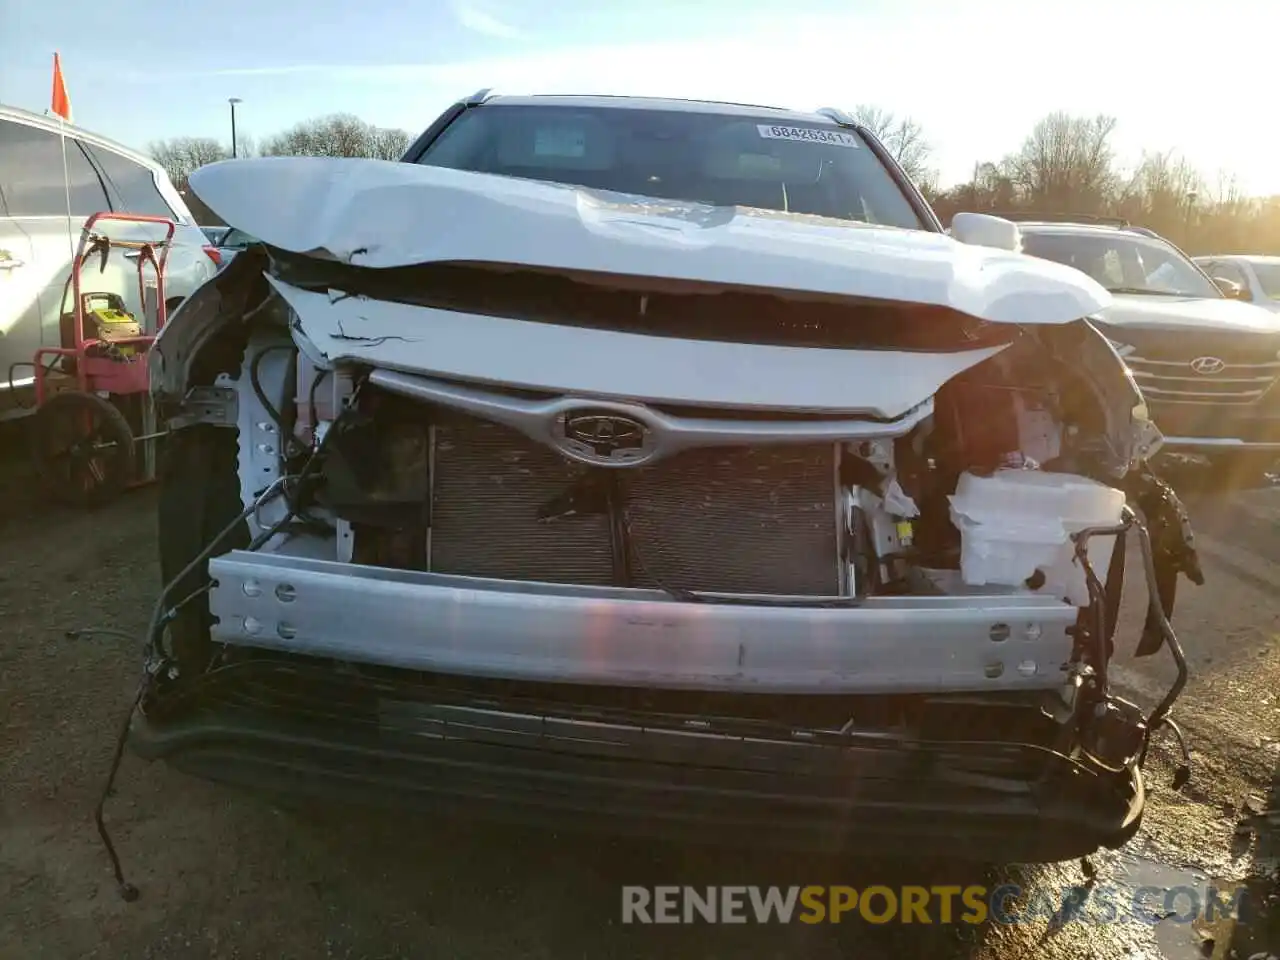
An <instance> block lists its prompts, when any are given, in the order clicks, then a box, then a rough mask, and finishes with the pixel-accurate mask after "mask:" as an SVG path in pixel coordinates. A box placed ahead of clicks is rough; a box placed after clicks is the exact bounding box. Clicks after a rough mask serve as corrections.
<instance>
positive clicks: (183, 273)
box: [0, 107, 217, 416]
mask: <svg viewBox="0 0 1280 960" xmlns="http://www.w3.org/2000/svg"><path fill="white" fill-rule="evenodd" d="M66 172H67V177H66V180H65V181H64V177H63V151H62V144H61V143H60V137H59V130H58V123H57V121H56V120H51V119H49V118H46V117H41V116H38V115H36V114H33V113H28V112H27V111H25V110H17V109H13V108H10V107H0V398H3V397H5V396H6V395H8V396H12V394H13V391H14V390H15V389H23V388H26V389H29V388H30V385H31V382H32V372H33V371H32V368H31V366H30V363H31V359H32V355H33V354H34V353H35V352H36V350H37V349H39V348H40V347H42V346H43V347H53V346H59V345H61V340H62V334H61V330H60V318H61V316H62V314H63V313H64V312H65V311H69V310H71V308H72V305H71V298H70V296H69V295H68V296H66V297H65V298H64V289H65V287H66V284H67V279H68V275H69V270H70V265H71V260H72V251H73V249H74V248H75V245H76V243H77V242H78V241H79V232H80V228H81V226H82V224H83V223H84V220H85V218H87V217H89V216H90V215H91V214H94V213H98V212H100V211H104V210H113V211H117V212H127V213H141V214H152V215H156V216H162V217H168V218H171V219H173V220H174V221H175V222H176V223H177V229H176V231H175V232H174V238H173V247H172V249H171V250H170V252H169V259H168V265H167V267H166V270H165V297H166V300H167V303H168V306H169V309H170V310H172V309H173V307H174V306H176V305H177V303H178V302H179V301H181V300H182V299H184V298H185V297H187V296H188V295H189V294H190V293H191V292H192V291H194V290H195V289H196V287H198V286H200V284H202V283H204V282H205V281H206V280H208V279H210V278H211V277H212V276H213V275H214V274H215V273H216V272H217V265H216V263H215V262H214V260H213V259H212V258H211V256H210V254H209V253H208V252H207V251H206V250H205V249H204V247H205V246H206V244H207V243H208V241H207V240H206V239H205V236H204V234H203V233H202V232H201V230H200V228H199V227H198V226H196V222H195V220H194V219H193V218H192V216H191V212H190V211H189V210H188V209H187V207H186V205H185V204H184V203H183V202H182V198H181V197H180V196H179V195H178V192H177V190H175V189H174V187H173V184H171V183H170V182H169V178H168V176H166V174H165V172H164V169H163V168H162V167H161V166H160V165H159V164H157V163H156V162H155V161H153V160H151V159H149V158H148V157H146V156H144V155H142V154H140V153H137V152H136V151H133V150H130V149H128V148H127V147H124V146H121V145H120V144H118V143H113V142H112V141H110V140H107V139H105V138H103V137H99V136H96V135H94V134H91V133H86V132H85V131H83V130H80V129H77V128H74V127H68V128H67V137H66ZM68 207H70V217H69V218H68ZM101 232H102V233H105V234H107V235H108V236H110V237H112V238H114V239H151V238H154V239H161V238H162V237H163V228H157V227H155V226H153V225H147V224H130V223H118V222H110V223H104V224H103V225H102V229H101ZM131 252H132V251H128V252H126V251H123V250H121V251H119V252H115V251H113V252H112V253H111V255H110V256H109V258H108V260H107V263H106V268H105V269H104V270H103V271H101V272H99V270H98V268H97V266H96V258H95V260H94V261H93V262H91V263H90V264H88V265H86V267H85V269H84V273H83V277H84V280H85V283H84V289H85V290H86V291H93V292H99V293H117V294H119V295H121V296H122V297H124V300H125V303H126V304H128V305H129V309H130V310H131V311H133V312H135V313H138V312H139V310H140V307H141V305H140V304H139V303H138V281H137V273H136V268H135V266H134V263H135V260H134V259H132V258H128V254H129V253H131ZM135 256H136V255H135ZM3 406H9V405H8V404H3ZM17 412H25V411H22V410H21V408H19V409H17V410H14V411H11V413H10V414H9V415H10V416H12V415H13V413H17Z"/></svg>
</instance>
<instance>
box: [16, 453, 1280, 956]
mask: <svg viewBox="0 0 1280 960" xmlns="http://www.w3.org/2000/svg"><path fill="white" fill-rule="evenodd" d="M19 456H20V454H17V453H15V452H12V450H11V449H10V448H5V449H4V450H3V451H2V452H0V457H3V458H4V459H3V461H0V463H3V462H8V463H9V464H10V466H9V467H0V473H2V474H3V475H4V476H3V478H2V479H0V543H2V544H3V548H2V549H0V623H2V624H3V631H2V632H0V637H2V639H0V721H2V722H0V958H3V960H10V958H14V960H19V958H20V960H27V958H36V957H53V958H63V957H66V958H73V957H85V958H89V957H98V958H113V960H115V958H134V957H137V958H147V957H155V958H166V960H167V958H175V960H177V958H203V957H209V958H213V957H217V958H251V957H270V958H273V960H274V958H295V957H296V958H316V957H340V958H370V960H372V958H401V957H406V958H407V957H414V958H426V957H461V958H490V957H492V958H503V960H507V958H515V957H593V958H594V957H615V956H616V957H644V956H653V955H670V956H682V957H683V956H688V957H708V958H712V957H728V956H734V957H750V958H765V957H783V956H803V957H806V958H810V960H821V958H826V957H857V958H868V957H872V958H874V957H886V958H888V957H893V958H897V957H917V956H918V957H930V958H949V957H950V958H959V957H971V958H1014V957H1018V958H1021V957H1033V956H1042V957H1049V958H1067V957H1094V958H1121V957H1123V958H1131V957H1153V958H1154V957H1163V958H1169V960H1181V958H1190V957H1214V958H1223V960H1225V958H1228V957H1238V958H1239V960H1246V958H1251V957H1255V956H1257V955H1261V956H1262V957H1266V956H1267V951H1268V949H1269V950H1270V952H1272V953H1276V954H1280V902H1278V901H1277V896H1278V895H1280V887H1278V886H1277V880H1276V873H1275V871H1276V861H1277V847H1278V846H1280V841H1278V840H1277V836H1276V828H1275V827H1274V826H1270V827H1268V826H1265V825H1264V826H1263V827H1261V828H1260V829H1259V830H1258V832H1257V834H1255V835H1249V836H1237V835H1236V826H1237V823H1238V821H1239V820H1240V819H1241V817H1242V816H1246V815H1247V814H1248V813H1249V810H1250V809H1256V808H1260V807H1269V808H1273V809H1274V808H1280V779H1278V777H1280V774H1278V773H1277V771H1278V770H1280V639H1277V638H1278V636H1280V600H1278V599H1277V596H1280V593H1278V591H1280V565H1278V564H1280V526H1278V525H1280V491H1276V490H1268V491H1256V492H1249V493H1245V494H1235V495H1230V496H1228V495H1223V494H1219V495H1214V496H1206V497H1204V498H1201V499H1197V500H1196V501H1195V502H1194V503H1193V508H1192V509H1193V519H1194V520H1195V522H1196V524H1197V528H1198V531H1199V532H1200V534H1201V541H1202V547H1203V555H1204V561H1205V566H1206V575H1207V577H1208V578H1209V584H1208V585H1206V586H1205V587H1204V588H1201V589H1199V590H1196V589H1195V588H1190V587H1188V588H1187V589H1186V591H1185V592H1184V594H1183V597H1182V600H1181V603H1180V607H1179V610H1178V614H1177V617H1176V624H1177V626H1178V628H1179V632H1180V635H1181V636H1182V638H1183V642H1184V645H1185V646H1186V648H1187V650H1188V654H1189V656H1190V658H1191V661H1192V666H1193V670H1194V673H1193V679H1192V682H1191V684H1190V685H1189V687H1188V689H1187V693H1186V695H1185V697H1184V700H1183V702H1182V703H1181V705H1180V709H1179V711H1178V716H1179V717H1180V719H1181V720H1182V722H1183V725H1184V727H1185V728H1186V730H1187V732H1188V734H1189V736H1190V737H1191V739H1192V742H1193V746H1194V750H1195V773H1194V776H1193V780H1192V782H1191V784H1190V786H1188V787H1187V788H1185V789H1184V790H1183V791H1182V792H1181V793H1179V794H1175V793H1173V792H1172V791H1171V790H1170V788H1169V770H1170V768H1169V762H1170V759H1171V755H1170V754H1169V753H1168V752H1167V751H1165V750H1164V749H1163V748H1162V749H1160V750H1157V751H1155V752H1154V753H1153V758H1152V764H1151V770H1152V777H1151V791H1152V798H1151V805H1150V807H1149V812H1148V816H1147V818H1146V821H1145V824H1144V828H1143V831H1142V833H1141V834H1140V835H1139V836H1138V837H1137V838H1136V839H1135V840H1134V841H1133V843H1132V844H1130V846H1129V847H1128V848H1126V849H1125V850H1123V851H1119V852H1117V853H1112V854H1106V855H1100V856H1098V857H1096V858H1095V861H1096V866H1097V870H1098V882H1099V883H1103V884H1108V883H1110V884H1119V885H1122V886H1124V887H1128V888H1132V887H1135V886H1138V885H1141V884H1153V885H1165V886H1172V885H1177V884H1181V883H1202V882H1205V881H1206V880H1216V881H1222V882H1234V881H1244V882H1247V883H1248V884H1249V895H1248V896H1249V902H1250V903H1251V904H1253V905H1254V914H1253V917H1252V919H1251V920H1250V922H1247V923H1233V922H1231V921H1222V922H1220V923H1218V924H1217V925H1215V926H1213V927H1210V928H1205V927H1202V926H1200V925H1192V924H1179V923H1177V922H1176V921H1175V920H1171V919H1165V920H1163V921H1161V922H1158V923H1156V922H1154V921H1155V920H1156V919H1157V918H1156V917H1145V918H1137V919H1131V920H1129V921H1127V922H1121V923H1115V924H1110V925H1106V926H1099V925H1096V924H1088V923H1083V922H1080V921H1071V922H1067V923H1055V922H1049V921H1047V920H1044V921H1040V922H1038V923H1030V924H1025V925H1020V926H1004V927H1001V926H983V927H957V926H946V925H936V926H927V927H924V926H902V925H887V926H870V925H867V924H864V923H862V922H861V921H854V922H853V923H848V922H846V923H843V924H840V925H821V926H816V927H809V926H804V925H800V924H793V925H788V926H783V925H772V926H756V925H751V926H748V927H737V928H732V927H724V926H714V927H713V926H708V925H701V926H688V927H643V928H641V927H636V926H624V925H622V924H621V923H620V919H619V915H620V910H619V903H620V893H619V888H620V886H621V885H623V884H650V885H652V884H662V883H665V884H686V883H687V884H701V885H706V884H728V883H735V882H737V883H755V884H763V885H767V884H789V883H802V884H803V883H822V882H839V883H848V884H852V885H854V886H860V885H866V884H868V883H889V884H894V883H903V882H905V883H925V884H929V883H940V882H950V883H960V884H967V883H987V884H988V885H994V884H995V883H997V882H999V881H1000V880H1001V879H1005V878H1008V877H1013V878H1014V879H1016V880H1018V881H1020V882H1021V883H1023V884H1025V885H1027V886H1029V887H1030V888H1031V889H1032V890H1033V891H1034V890H1037V889H1042V890H1057V889H1059V888H1060V887H1061V886H1062V885H1064V884H1072V883H1081V882H1083V875H1082V873H1081V868H1080V866H1079V865H1078V864H1061V865H1054V866H1050V867H1040V868H1019V867H1016V866H1014V867H1005V868H1001V869H999V870H989V871H986V872H981V871H977V870H975V869H974V868H972V867H956V866H947V865H943V864H938V865H931V866H927V867H925V866H912V867H908V866H905V865H901V864H888V863H882V862H881V863H843V864H834V863H823V862H811V861H809V860H797V859H796V858H785V857H776V856H770V857H763V856H750V855H747V854H746V853H741V854H739V853H735V852H732V851H723V850H721V851H714V850H702V849H689V848H673V847H662V846H654V845H648V844H644V845H642V844H636V843H626V842H623V841H614V840H612V839H609V838H604V839H601V838H594V839H593V838H583V837H576V836H557V835H548V834H537V835H525V834H522V833H518V832H516V831H513V830H508V829H499V828H495V827H491V826H476V825H468V824H462V823H435V822H430V821H428V820H425V819H422V818H415V817H409V816H404V815H393V814H387V813H382V812H377V813H374V812H368V811H360V810H334V809H318V808H309V809H301V810H298V809H290V810H289V811H288V812H286V811H283V810H280V809H277V808H275V807H273V806H271V805H270V804H268V803H266V802H264V801H262V800H259V799H257V798H254V797H251V796H248V795H245V794H241V793H237V792H235V791H233V790H231V789H229V788H224V787H221V786H218V785H214V784H210V783H205V782H202V781H197V780H194V779H191V778H187V777H185V776H183V775H182V774H179V773H176V772H174V771H171V770H169V769H167V768H165V767H164V766H161V765H149V764H145V763H143V762H141V761H139V760H137V759H136V758H133V757H131V756H126V759H125V762H124V766H123V769H122V772H121V776H120V779H119V781H118V785H117V792H116V795H115V797H114V798H113V799H112V800H111V801H110V805H109V814H108V816H109V820H110V822H111V825H112V829H113V831H114V834H115V837H116V841H117V844H118V847H119V849H120V852H121V855H122V857H123V858H124V861H125V868H126V871H127V873H128V875H129V877H130V879H131V880H132V881H133V882H134V883H136V884H137V885H138V887H139V888H140V889H141V890H142V897H141V899H140V900H139V901H137V902H136V903H132V904H127V903H124V902H123V901H122V900H121V899H120V898H119V897H118V896H117V894H116V891H115V887H114V883H113V881H112V878H111V873H110V868H109V866H108V862H107V859H106V856H105V855H104V853H103V851H102V849H101V848H100V846H99V844H98V841H97V837H96V835H95V832H94V829H93V824H92V820H91V811H92V808H93V804H94V802H95V800H96V796H97V793H98V791H99V789H100V787H101V783H102V778H103V775H104V773H105V771H106V768H107V765H108V762H109V759H110V753H111V748H112V739H113V732H114V730H115V729H116V727H117V725H118V724H119V722H120V720H121V718H122V713H123V710H124V709H125V707H126V705H127V703H128V699H129V696H130V694H131V692H132V691H133V689H134V687H135V685H136V683H137V679H138V670H139V659H138V645H137V644H131V643H128V642H125V641H123V640H117V639H110V638H104V639H99V640H94V641H91V642H90V641H69V640H67V639H65V638H64V633H65V631H67V630H69V629H72V628H77V627H85V626H110V627H113V628H115V629H119V630H124V631H128V632H129V633H131V634H135V635H140V633H141V630H142V628H143V626H144V624H145V621H146V618H147V615H148V612H149V605H150V604H151V603H152V602H153V599H154V591H155V589H156V581H157V571H156V565H155V550H154V539H155V521H154V492H153V491H148V490H142V491H137V492H134V493H131V494H129V495H128V496H126V497H125V498H124V499H123V500H121V501H120V502H118V503H116V504H114V505H113V506H111V507H110V508H108V509H106V510H103V511H100V512H97V513H93V514H84V515H77V514H74V513H71V512H68V511H64V510H60V509H57V508H53V507H48V506H45V505H43V504H41V503H40V502H39V501H38V491H35V490H34V489H33V484H32V483H31V481H30V479H29V478H27V477H26V476H25V475H24V474H23V472H22V470H21V468H20V467H14V466H12V464H13V463H14V462H15V459H14V458H16V457H19ZM1139 613H1140V610H1137V609H1130V610H1129V611H1128V612H1127V616H1128V617H1129V619H1130V621H1131V622H1132V621H1133V619H1134V618H1136V617H1137V616H1138V614H1139ZM1129 636H1132V634H1130V635H1129ZM1169 676H1170V672H1169V670H1168V668H1167V665H1166V664H1165V662H1164V658H1159V662H1157V663H1149V662H1133V661H1128V662H1125V661H1122V662H1121V663H1120V664H1119V666H1118V667H1117V672H1116V677H1117V680H1118V682H1119V683H1121V684H1122V685H1123V686H1125V687H1126V688H1127V689H1128V690H1129V691H1130V692H1131V693H1132V695H1133V696H1134V697H1135V698H1136V699H1138V700H1139V701H1141V702H1144V703H1147V704H1149V703H1151V702H1153V700H1154V698H1155V697H1157V696H1158V694H1159V692H1160V690H1161V687H1160V684H1167V682H1168V678H1169ZM1144 920H1145V921H1146V922H1142V921H1144Z"/></svg>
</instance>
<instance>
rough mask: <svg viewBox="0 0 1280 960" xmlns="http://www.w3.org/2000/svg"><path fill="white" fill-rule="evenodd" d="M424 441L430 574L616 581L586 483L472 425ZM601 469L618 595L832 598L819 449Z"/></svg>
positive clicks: (830, 527)
mask: <svg viewBox="0 0 1280 960" xmlns="http://www.w3.org/2000/svg"><path fill="white" fill-rule="evenodd" d="M433 436H434V441H433V479H432V502H431V534H430V560H429V563H430V568H431V569H432V570H434V571H438V572H441V573H456V574H465V575H470V576H482V577H495V578H499V579H509V580H541V581H546V582H551V583H572V584H585V585H602V586H603V585H608V584H614V583H616V582H617V580H616V577H615V573H614V564H613V559H612V558H613V552H612V550H611V546H610V542H611V534H610V529H611V523H610V519H609V515H608V513H607V512H604V509H603V506H604V504H603V498H602V497H601V496H599V495H596V494H595V493H594V491H595V490H597V489H604V485H603V483H602V482H601V483H596V481H600V480H602V478H601V476H600V474H593V473H592V472H591V468H588V467H584V466H581V465H579V464H575V463H573V462H571V461H568V460H566V459H564V458H563V457H561V456H560V455H559V454H558V453H557V452H555V451H554V450H552V449H551V448H549V447H545V446H542V445H540V444H537V443H535V442H534V441H532V440H529V439H528V438H526V437H525V436H524V435H522V434H520V433H518V432H516V431H514V430H511V429H509V428H507V427H503V426H500V425H497V424H492V423H488V422H485V421H482V420H476V419H472V418H464V417H457V418H450V419H448V420H446V421H443V422H440V423H438V424H437V426H436V427H435V428H434V430H433ZM611 473H612V474H613V478H616V480H617V481H618V482H619V490H620V494H621V502H624V503H625V504H626V515H627V519H628V521H629V528H630V532H631V538H630V539H631V547H632V549H631V569H632V580H631V583H632V585H635V586H658V585H659V584H662V585H666V586H669V587H677V588H682V589H686V590H704V591H718V592H729V593H765V594H790V595H799V596H815V595H820V596H832V595H835V594H837V593H839V573H838V564H837V541H836V507H835V448H834V447H833V446H832V445H830V444H818V445H805V446H771V447H759V448H711V449H706V450H690V451H684V452H682V453H680V454H677V455H675V456H673V457H670V458H668V459H665V460H661V461H659V462H657V463H655V464H653V465H650V466H645V467H637V468H634V469H624V470H619V471H611ZM575 494H576V499H575V497H574V495H575ZM575 505H576V506H577V507H578V509H577V511H576V512H567V511H569V510H570V508H572V507H574V506H575ZM549 506H551V507H552V508H553V509H550V510H548V507H549ZM548 512H549V513H551V514H553V515H554V516H553V518H551V519H547V518H546V516H545V515H546V514H547V513H548ZM540 514H541V515H543V518H542V519H540Z"/></svg>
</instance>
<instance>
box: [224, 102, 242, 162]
mask: <svg viewBox="0 0 1280 960" xmlns="http://www.w3.org/2000/svg"><path fill="white" fill-rule="evenodd" d="M242 102H243V101H242V100H241V99H240V98H239V97H227V103H229V104H231V156H232V158H233V159H234V158H235V156H236V104H237V103H242Z"/></svg>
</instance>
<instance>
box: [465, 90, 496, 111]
mask: <svg viewBox="0 0 1280 960" xmlns="http://www.w3.org/2000/svg"><path fill="white" fill-rule="evenodd" d="M492 97H493V87H484V88H483V89H480V90H477V91H476V92H475V93H473V94H472V95H471V96H469V97H463V99H462V102H463V103H465V104H466V105H467V106H468V107H478V106H480V104H482V103H484V102H485V101H486V100H488V99H490V98H492Z"/></svg>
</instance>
